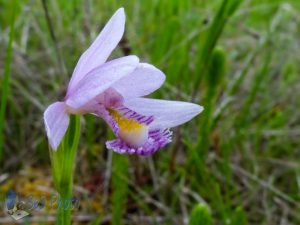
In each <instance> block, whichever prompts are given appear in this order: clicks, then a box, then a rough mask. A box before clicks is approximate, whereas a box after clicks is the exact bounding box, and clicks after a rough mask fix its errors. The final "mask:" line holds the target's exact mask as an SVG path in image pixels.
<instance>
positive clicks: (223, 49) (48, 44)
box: [0, 0, 300, 225]
mask: <svg viewBox="0 0 300 225" xmlns="http://www.w3.org/2000/svg"><path fill="white" fill-rule="evenodd" d="M121 6H123V7H124V8H125V11H126V15H127V25H126V33H125V36H124V38H123V40H122V42H121V44H120V45H119V47H118V49H116V50H115V51H114V53H113V55H112V57H117V56H122V55H127V54H136V55H138V56H139V57H140V59H141V60H142V61H145V62H149V63H151V64H154V65H156V66H157V67H158V68H160V69H162V70H163V71H164V72H165V74H166V76H167V79H166V83H165V84H164V85H163V87H162V88H161V89H160V90H159V91H157V92H156V93H154V94H153V95H152V97H156V98H164V99H178V100H183V101H193V102H195V103H199V104H201V105H203V106H204V107H205V111H204V112H203V113H202V114H201V115H200V116H198V117H197V118H196V119H194V120H193V121H191V122H189V123H188V124H186V125H184V126H181V127H180V128H177V129H175V130H174V141H173V143H172V144H170V145H168V147H166V148H164V149H162V150H161V151H159V152H157V153H156V154H155V155H154V156H153V157H149V158H142V157H138V156H130V155H117V154H113V153H112V152H111V151H108V150H106V149H105V145H104V143H105V140H107V138H111V137H112V136H111V135H112V134H111V133H110V131H109V130H108V129H107V126H106V125H105V123H104V122H103V121H101V119H99V118H95V117H92V116H89V115H87V116H85V117H84V120H82V123H83V124H84V125H83V126H82V127H83V131H82V135H81V139H80V149H79V154H78V158H77V161H78V163H77V168H76V173H75V190H74V195H75V196H77V197H79V198H80V199H81V204H80V208H79V209H77V210H74V213H73V214H74V224H113V225H117V224H132V225H133V224H139V225H141V224H166V225H167V224H172V225H176V224H180V225H181V224H188V220H189V217H190V215H192V217H193V219H191V220H190V224H193V225H195V224H199V225H200V224H230V225H244V224H269V225H271V224H272V225H274V224H300V201H299V200H300V160H299V157H300V151H299V147H300V142H299V137H300V125H299V124H300V111H299V107H300V101H299V99H300V91H299V90H300V76H299V73H300V54H299V53H300V38H299V37H300V13H299V12H300V2H299V1H298V0H244V1H240V0H213V1H211V0H210V1H209V0H184V1H181V0H172V1H170V0H161V1H158V0H145V1H121V0H106V1H100V0H86V1H85V0H72V1H63V0H49V1H47V0H40V1H38V0H22V1H21V0H0V46H1V49H2V51H1V52H0V59H1V60H0V91H1V108H0V109H1V111H0V112H1V114H0V124H1V125H0V158H2V161H1V167H0V168H1V173H0V192H1V196H2V198H1V199H2V202H3V201H4V195H5V193H6V191H7V190H8V189H10V188H14V189H15V190H17V192H18V193H19V194H20V195H22V196H28V195H30V194H31V195H33V196H35V197H38V196H41V195H44V196H46V197H48V198H50V197H49V196H51V194H53V193H54V189H53V184H52V178H51V175H50V161H49V154H48V143H47V140H46V135H45V131H44V125H43V122H42V114H43V110H44V109H45V108H46V107H47V105H49V104H50V103H51V102H53V101H56V100H57V99H62V97H63V96H64V94H65V90H66V85H67V83H68V80H69V78H70V76H71V74H72V71H73V68H74V66H75V64H76V62H77V60H78V57H79V56H80V54H81V53H82V52H83V51H84V50H85V49H86V48H87V47H88V46H89V44H90V43H91V41H92V40H93V39H94V38H95V37H96V35H97V34H98V33H99V31H100V30H101V29H102V27H103V25H104V24H105V23H106V21H107V20H108V18H109V17H110V16H111V15H112V14H113V12H114V11H115V10H116V9H118V8H119V7H121ZM14 18H15V19H14ZM10 56H12V57H10ZM10 68H11V70H10ZM199 203H200V205H198V204H199ZM192 209H193V210H192ZM54 212H55V210H54V211H53V210H51V209H49V208H47V207H46V208H44V209H43V210H34V211H33V212H32V213H31V214H32V216H31V217H27V218H26V220H25V222H24V223H25V224H48V223H49V224H53V221H54V217H53V216H54ZM1 216H2V217H1V218H0V223H2V224H9V223H11V224H13V223H14V221H13V220H12V219H10V217H9V216H8V215H7V214H6V213H5V212H4V210H3V212H2V213H1ZM197 218H198V219H197ZM199 221H200V222H199Z"/></svg>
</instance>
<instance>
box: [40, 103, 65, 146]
mask: <svg viewBox="0 0 300 225" xmlns="http://www.w3.org/2000/svg"><path fill="white" fill-rule="evenodd" d="M44 123H45V127H46V132H47V136H48V139H49V143H50V145H51V147H52V149H53V150H55V151H56V150H57V147H58V146H59V144H60V142H61V140H62V139H63V137H64V135H65V133H66V131H67V129H68V126H69V115H68V113H67V112H66V109H65V103H64V102H55V103H53V104H51V105H50V106H48V108H47V109H46V111H45V112H44Z"/></svg>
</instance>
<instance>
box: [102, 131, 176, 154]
mask: <svg viewBox="0 0 300 225" xmlns="http://www.w3.org/2000/svg"><path fill="white" fill-rule="evenodd" d="M171 141H172V132H171V131H170V130H169V129H164V130H161V129H158V130H151V131H150V132H149V138H148V140H147V142H146V143H145V144H144V145H143V146H141V147H138V148H135V147H132V146H130V145H128V143H126V142H124V141H123V140H121V139H120V138H118V139H115V140H112V141H107V142H106V147H107V148H108V149H110V150H113V151H115V152H117V153H120V154H124V153H129V154H137V155H142V156H150V155H152V154H154V153H155V152H156V151H158V150H159V149H161V148H163V147H164V146H166V145H167V144H168V143H170V142H171Z"/></svg>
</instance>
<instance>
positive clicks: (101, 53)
mask: <svg viewBox="0 0 300 225" xmlns="http://www.w3.org/2000/svg"><path fill="white" fill-rule="evenodd" d="M124 29H125V13H124V9H123V8H120V9H118V10H117V11H116V12H115V14H114V15H113V16H112V17H111V19H110V20H109V21H108V22H107V24H106V25H105V27H104V28H103V30H102V31H101V32H100V34H99V35H98V37H97V38H96V40H95V41H94V42H93V43H92V45H91V46H90V47H89V48H88V49H87V50H86V51H85V52H84V53H83V54H82V55H81V57H80V59H79V60H78V63H77V65H76V67H75V69H74V72H73V75H72V78H71V81H70V83H69V87H68V92H69V91H72V90H74V88H75V87H76V85H77V84H78V82H79V81H80V80H81V79H82V78H83V77H84V76H85V75H86V74H87V73H89V72H90V71H91V70H92V69H94V68H96V67H98V66H100V65H101V64H103V63H104V62H105V61H106V60H107V58H108V57H109V55H110V54H111V52H112V51H113V50H114V49H115V47H116V46H117V45H118V43H119V42H120V40H121V38H122V36H123V33H124Z"/></svg>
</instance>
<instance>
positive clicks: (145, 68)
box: [112, 63, 166, 98]
mask: <svg viewBox="0 0 300 225" xmlns="http://www.w3.org/2000/svg"><path fill="white" fill-rule="evenodd" d="M165 79H166V77H165V75H164V73H163V72H161V71H160V70H159V69H157V68H155V67H154V66H152V65H150V64H147V63H140V64H139V65H138V67H137V68H136V69H135V70H134V71H133V73H131V74H129V75H128V76H126V77H123V78H122V79H121V80H119V81H118V82H116V83H115V84H114V85H113V86H112V88H114V89H115V90H117V91H118V92H119V93H120V94H121V95H122V96H123V97H124V98H132V97H141V96H145V95H148V94H150V93H152V92H153V91H155V90H157V89H158V88H159V87H160V86H161V85H162V84H163V82H164V81H165Z"/></svg>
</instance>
